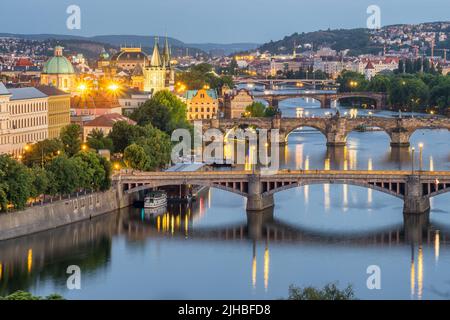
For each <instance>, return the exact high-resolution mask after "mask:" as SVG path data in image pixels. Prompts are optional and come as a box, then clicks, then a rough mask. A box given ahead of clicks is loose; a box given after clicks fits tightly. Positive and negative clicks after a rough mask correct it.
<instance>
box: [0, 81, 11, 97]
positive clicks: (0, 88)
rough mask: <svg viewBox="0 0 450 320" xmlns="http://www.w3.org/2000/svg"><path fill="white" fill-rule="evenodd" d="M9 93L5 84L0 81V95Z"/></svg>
mask: <svg viewBox="0 0 450 320" xmlns="http://www.w3.org/2000/svg"><path fill="white" fill-rule="evenodd" d="M8 94H11V93H10V92H9V91H8V89H6V87H5V85H4V84H3V82H0V96H1V95H8Z"/></svg>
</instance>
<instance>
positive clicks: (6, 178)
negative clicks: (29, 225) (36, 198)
mask: <svg viewBox="0 0 450 320" xmlns="http://www.w3.org/2000/svg"><path fill="white" fill-rule="evenodd" d="M0 172H2V175H3V179H2V185H3V187H2V193H3V194H6V199H7V201H8V203H11V204H12V205H13V206H14V208H16V209H23V208H24V207H25V205H26V203H27V200H28V198H29V197H30V195H31V190H32V182H33V181H32V177H31V174H30V172H29V169H28V168H27V167H26V166H25V165H23V164H22V163H20V162H18V161H16V160H14V159H12V158H11V157H10V156H7V155H1V156H0ZM3 197H4V195H3ZM2 207H3V206H2ZM3 209H4V208H3Z"/></svg>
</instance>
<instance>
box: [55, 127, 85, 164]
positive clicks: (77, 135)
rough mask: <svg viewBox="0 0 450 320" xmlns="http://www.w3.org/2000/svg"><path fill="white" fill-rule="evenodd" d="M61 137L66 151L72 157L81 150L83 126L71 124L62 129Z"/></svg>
mask: <svg viewBox="0 0 450 320" xmlns="http://www.w3.org/2000/svg"><path fill="white" fill-rule="evenodd" d="M60 139H61V141H62V143H63V147H64V151H65V153H66V154H67V155H68V156H69V157H72V156H73V155H75V154H76V153H77V152H78V151H80V150H81V127H80V126H79V125H77V124H69V125H67V126H65V127H64V128H62V129H61V134H60Z"/></svg>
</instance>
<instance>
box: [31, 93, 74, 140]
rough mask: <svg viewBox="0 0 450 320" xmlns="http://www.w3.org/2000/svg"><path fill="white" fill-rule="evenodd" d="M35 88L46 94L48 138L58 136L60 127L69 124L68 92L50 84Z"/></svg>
mask: <svg viewBox="0 0 450 320" xmlns="http://www.w3.org/2000/svg"><path fill="white" fill-rule="evenodd" d="M37 89H38V90H39V91H41V92H43V93H44V94H46V95H47V96H48V138H49V139H53V138H58V137H59V134H60V133H61V129H62V128H63V127H65V126H67V125H69V124H70V94H69V93H66V92H64V91H62V90H59V89H56V88H55V87H52V86H39V87H37Z"/></svg>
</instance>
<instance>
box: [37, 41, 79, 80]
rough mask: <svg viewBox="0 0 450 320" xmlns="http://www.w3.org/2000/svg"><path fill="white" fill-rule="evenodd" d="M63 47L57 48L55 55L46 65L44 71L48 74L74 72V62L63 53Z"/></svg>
mask: <svg viewBox="0 0 450 320" xmlns="http://www.w3.org/2000/svg"><path fill="white" fill-rule="evenodd" d="M62 50H63V48H62V47H56V48H55V56H54V57H52V58H50V59H49V60H48V61H47V62H46V63H45V65H44V69H43V70H42V72H43V73H46V74H74V73H75V70H74V68H73V65H72V63H71V62H70V61H69V60H68V59H67V58H66V57H64V56H63V55H62Z"/></svg>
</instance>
